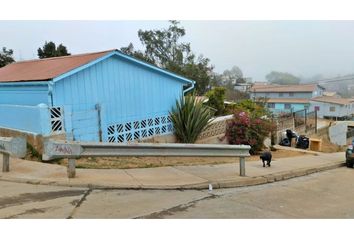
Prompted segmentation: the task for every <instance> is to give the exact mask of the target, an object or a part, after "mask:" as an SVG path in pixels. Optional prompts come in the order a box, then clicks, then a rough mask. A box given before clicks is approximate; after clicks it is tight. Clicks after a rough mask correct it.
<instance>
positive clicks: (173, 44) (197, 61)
mask: <svg viewBox="0 0 354 240" xmlns="http://www.w3.org/2000/svg"><path fill="white" fill-rule="evenodd" d="M185 34H186V31H185V29H184V28H183V27H181V26H180V25H179V22H178V21H170V26H169V27H168V28H167V29H162V30H147V31H143V30H139V31H138V36H139V39H140V41H141V43H142V45H143V47H144V50H143V51H140V50H135V49H134V45H133V44H132V43H130V44H129V45H128V47H123V48H121V51H122V52H124V53H126V54H128V55H131V56H134V57H136V58H138V59H141V60H143V61H146V62H148V63H151V64H155V65H157V66H158V67H161V68H165V69H167V70H169V71H172V72H175V73H177V74H179V75H182V76H184V77H186V78H190V79H192V80H195V81H196V91H197V94H200V95H201V94H204V93H205V92H206V90H207V88H208V86H209V85H210V81H211V79H212V78H213V74H212V70H213V66H211V65H210V60H209V59H208V58H205V57H203V56H202V55H200V56H196V55H195V54H194V53H193V52H192V51H191V46H190V43H185V42H180V39H181V38H182V37H183V36H185Z"/></svg>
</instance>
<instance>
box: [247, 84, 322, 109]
mask: <svg viewBox="0 0 354 240" xmlns="http://www.w3.org/2000/svg"><path fill="white" fill-rule="evenodd" d="M324 90H325V89H324V88H323V87H322V86H320V85H318V84H298V85H273V84H254V85H253V86H252V88H251V89H250V96H251V99H253V100H257V99H264V100H265V101H266V102H267V106H268V108H269V109H270V110H271V111H273V112H275V113H280V112H294V111H299V110H303V109H309V105H310V103H309V100H310V99H311V98H313V97H317V96H322V95H323V92H324Z"/></svg>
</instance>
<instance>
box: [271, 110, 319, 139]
mask: <svg viewBox="0 0 354 240" xmlns="http://www.w3.org/2000/svg"><path fill="white" fill-rule="evenodd" d="M274 120H275V122H276V125H277V130H276V132H277V134H276V137H277V139H276V141H277V142H279V135H280V133H281V132H283V131H285V130H286V129H291V130H294V131H296V132H297V133H298V134H306V133H307V134H308V133H313V132H317V112H316V111H313V112H308V111H307V110H306V109H303V110H300V111H296V112H293V113H292V114H285V115H277V116H276V117H274Z"/></svg>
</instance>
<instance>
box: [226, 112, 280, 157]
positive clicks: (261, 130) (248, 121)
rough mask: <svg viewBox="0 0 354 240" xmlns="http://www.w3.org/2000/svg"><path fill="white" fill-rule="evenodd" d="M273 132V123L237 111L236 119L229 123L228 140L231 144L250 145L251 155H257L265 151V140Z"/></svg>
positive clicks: (227, 127)
mask: <svg viewBox="0 0 354 240" xmlns="http://www.w3.org/2000/svg"><path fill="white" fill-rule="evenodd" d="M273 130H274V125H273V123H272V121H270V120H267V119H264V118H260V117H256V116H255V115H251V114H249V113H247V112H245V111H236V112H235V113H234V118H233V119H231V120H229V121H228V122H227V126H226V138H227V140H228V142H229V144H236V145H240V144H245V145H250V146H251V150H250V153H251V154H255V153H257V152H259V151H261V150H262V149H263V142H264V140H265V138H266V137H267V136H269V134H270V133H271V131H273Z"/></svg>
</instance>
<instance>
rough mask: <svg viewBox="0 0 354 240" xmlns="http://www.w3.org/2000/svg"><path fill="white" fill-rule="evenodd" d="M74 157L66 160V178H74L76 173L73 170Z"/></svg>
mask: <svg viewBox="0 0 354 240" xmlns="http://www.w3.org/2000/svg"><path fill="white" fill-rule="evenodd" d="M75 161H76V159H75V158H69V161H68V169H67V171H68V178H74V177H75V175H76V170H75Z"/></svg>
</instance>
